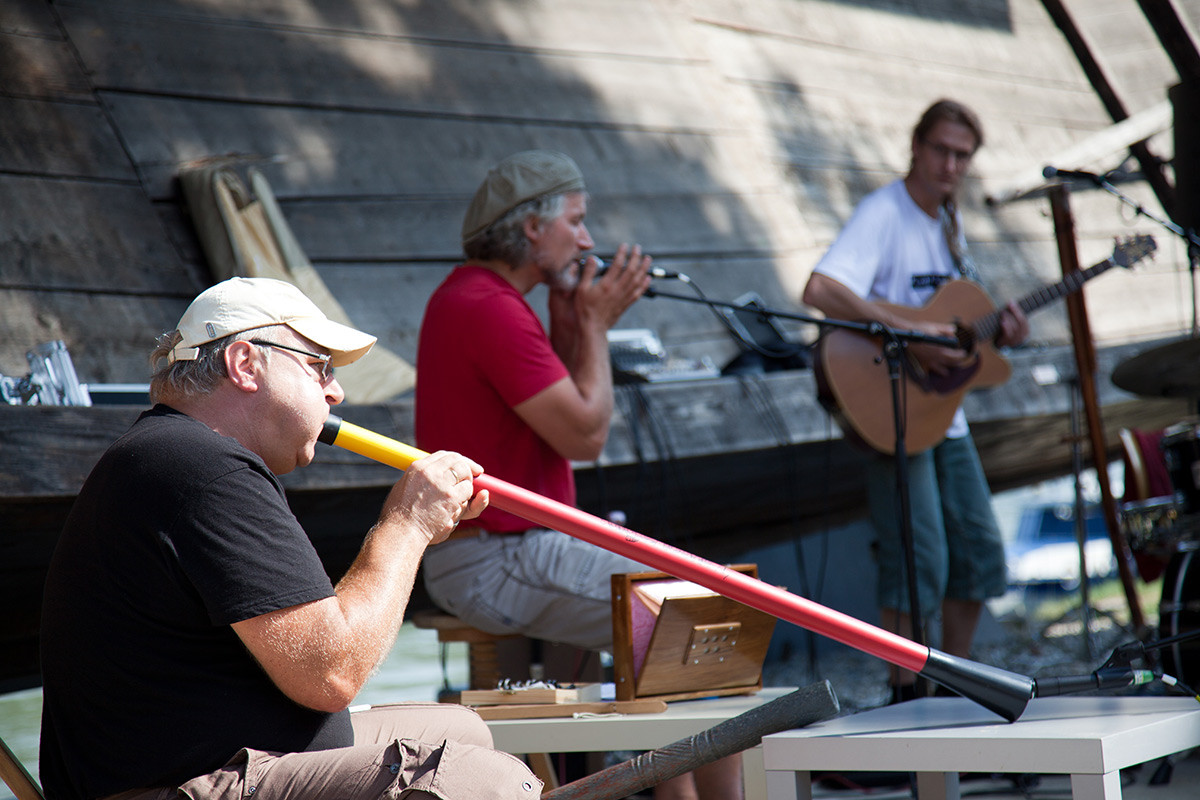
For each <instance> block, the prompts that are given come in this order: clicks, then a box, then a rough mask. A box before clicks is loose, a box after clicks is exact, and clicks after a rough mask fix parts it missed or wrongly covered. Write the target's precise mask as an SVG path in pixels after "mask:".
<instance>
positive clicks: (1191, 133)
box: [1167, 80, 1200, 230]
mask: <svg viewBox="0 0 1200 800" xmlns="http://www.w3.org/2000/svg"><path fill="white" fill-rule="evenodd" d="M1167 96H1168V97H1170V98H1171V106H1172V108H1173V109H1174V111H1175V159H1174V161H1173V162H1172V165H1173V166H1174V168H1175V222H1177V223H1178V224H1179V225H1182V226H1183V227H1184V228H1191V229H1196V230H1200V80H1193V81H1190V82H1185V83H1179V84H1176V85H1175V86H1172V87H1171V88H1170V89H1168V90H1167Z"/></svg>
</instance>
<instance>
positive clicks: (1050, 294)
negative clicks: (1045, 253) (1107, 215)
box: [971, 257, 1116, 342]
mask: <svg viewBox="0 0 1200 800" xmlns="http://www.w3.org/2000/svg"><path fill="white" fill-rule="evenodd" d="M1114 266H1116V262H1115V261H1114V260H1113V259H1112V258H1111V257H1110V258H1106V259H1104V260H1103V261H1101V262H1100V263H1099V264H1093V265H1092V266H1090V267H1088V268H1087V269H1081V270H1078V271H1076V272H1072V273H1071V274H1070V275H1067V276H1066V277H1065V278H1063V279H1062V280H1061V281H1059V282H1058V283H1051V284H1047V285H1046V286H1043V287H1042V288H1040V289H1037V290H1036V291H1033V292H1030V293H1029V294H1027V295H1025V296H1024V297H1022V298H1021V299H1020V300H1018V301H1017V305H1018V306H1019V307H1020V309H1021V310H1022V311H1024V312H1025V314H1026V315H1028V314H1030V313H1031V312H1033V311H1037V310H1038V309H1039V308H1041V307H1042V306H1044V305H1047V304H1048V303H1053V302H1054V301H1055V300H1058V299H1060V298H1062V297H1066V296H1067V295H1069V294H1071V293H1072V292H1077V291H1079V287H1081V286H1083V284H1085V283H1087V282H1088V281H1090V280H1091V279H1092V278H1094V277H1096V276H1097V275H1100V274H1101V273H1103V272H1105V271H1106V270H1108V269H1109V268H1110V267H1114ZM1002 311H1003V309H997V310H995V311H993V312H992V313H990V314H987V315H985V316H983V317H980V318H979V319H978V320H976V321H975V322H974V323H972V324H971V328H972V329H973V330H974V331H975V339H976V341H981V342H990V341H992V340H993V339H995V338H996V334H997V333H998V332H999V330H1000V314H1001V313H1002Z"/></svg>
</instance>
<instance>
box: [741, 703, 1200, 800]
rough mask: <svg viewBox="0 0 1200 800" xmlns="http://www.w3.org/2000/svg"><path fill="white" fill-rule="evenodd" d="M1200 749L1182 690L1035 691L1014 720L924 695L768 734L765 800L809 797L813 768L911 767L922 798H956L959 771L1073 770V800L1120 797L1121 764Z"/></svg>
mask: <svg viewBox="0 0 1200 800" xmlns="http://www.w3.org/2000/svg"><path fill="white" fill-rule="evenodd" d="M1196 746H1200V703H1197V702H1196V701H1195V700H1194V699H1190V698H1186V697H1134V696H1121V697H1101V696H1087V697H1049V698H1034V699H1033V700H1031V701H1030V703H1029V706H1028V707H1027V708H1026V709H1025V713H1024V714H1022V715H1021V718H1020V719H1018V720H1017V721H1016V722H1012V723H1009V722H1005V721H1004V720H1003V719H1002V718H1001V717H999V716H997V715H995V714H993V713H992V712H990V711H988V710H986V709H984V708H982V707H981V706H979V705H978V704H977V703H975V702H973V701H971V700H966V699H963V698H958V697H955V698H949V697H945V698H941V697H937V698H924V699H921V700H912V701H909V702H907V703H899V704H897V705H893V706H886V707H884V708H877V709H874V710H871V711H866V712H863V713H859V714H854V715H851V716H845V717H840V718H837V719H833V720H828V721H826V722H820V723H817V724H815V725H811V726H809V727H807V728H802V729H798V730H792V731H785V732H783V733H776V734H772V735H770V736H768V737H766V738H765V739H764V740H763V764H764V768H765V769H766V779H767V796H768V798H769V800H798V799H800V798H803V800H811V798H812V779H811V773H813V772H832V771H837V772H854V771H887V772H892V771H897V772H915V773H916V774H917V790H918V793H919V795H920V797H921V800H935V798H936V799H938V800H942V799H944V798H958V797H959V787H958V773H959V772H984V773H992V772H1006V773H1044V774H1069V775H1070V776H1071V791H1072V793H1073V796H1074V798H1075V800H1097V799H1098V798H1104V800H1119V798H1120V797H1121V778H1120V770H1121V769H1123V768H1125V767H1130V766H1133V765H1134V764H1141V763H1144V762H1146V761H1150V760H1153V759H1156V758H1161V757H1162V756H1166V755H1170V754H1171V753H1176V752H1179V751H1181V750H1187V749H1189V748H1192V747H1196Z"/></svg>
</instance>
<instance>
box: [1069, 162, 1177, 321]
mask: <svg viewBox="0 0 1200 800" xmlns="http://www.w3.org/2000/svg"><path fill="white" fill-rule="evenodd" d="M1089 177H1090V178H1091V180H1092V182H1094V183H1095V184H1096V186H1098V187H1099V188H1101V189H1103V190H1104V191H1106V192H1108V193H1109V194H1111V195H1112V196H1113V197H1115V198H1117V199H1118V200H1120V201H1121V202H1122V203H1124V204H1125V205H1127V206H1129V207H1130V208H1132V209H1133V210H1134V213H1136V214H1137V215H1138V216H1142V217H1145V218H1146V219H1148V220H1151V221H1152V222H1156V223H1158V225H1159V226H1161V227H1162V228H1163V229H1165V230H1167V231H1170V232H1171V233H1173V234H1175V235H1176V236H1178V237H1179V238H1180V239H1183V241H1184V242H1185V243H1186V244H1187V252H1188V277H1189V279H1190V281H1191V287H1192V337H1193V338H1195V337H1197V336H1200V316H1198V309H1197V301H1196V268H1197V265H1200V234H1197V233H1196V229H1195V228H1194V227H1189V228H1187V229H1186V230H1185V229H1184V227H1183V226H1182V225H1178V224H1176V223H1175V222H1172V221H1171V220H1169V219H1163V218H1162V217H1159V216H1157V215H1155V214H1151V213H1150V212H1149V211H1147V210H1146V207H1145V206H1143V205H1142V204H1141V203H1139V202H1137V201H1136V200H1133V199H1131V198H1130V197H1128V196H1127V195H1124V194H1122V193H1121V192H1120V191H1119V190H1118V189H1117V187H1115V186H1113V185H1112V184H1111V183H1109V181H1108V176H1107V174H1106V175H1091V176H1089Z"/></svg>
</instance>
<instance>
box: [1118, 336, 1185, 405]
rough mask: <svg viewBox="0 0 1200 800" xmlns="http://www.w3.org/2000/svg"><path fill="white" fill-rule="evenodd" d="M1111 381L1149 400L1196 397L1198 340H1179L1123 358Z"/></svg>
mask: <svg viewBox="0 0 1200 800" xmlns="http://www.w3.org/2000/svg"><path fill="white" fill-rule="evenodd" d="M1112 382H1113V383H1114V384H1116V385H1117V386H1118V387H1119V388H1121V389H1124V390H1125V391H1127V392H1133V393H1134V394H1140V395H1146V396H1150V397H1184V398H1197V397H1200V339H1193V338H1189V339H1180V340H1179V341H1177V342H1171V343H1170V344H1164V345H1161V346H1159V347H1155V348H1152V349H1150V350H1146V351H1145V352H1143V353H1138V354H1137V355H1136V356H1133V357H1132V358H1127V359H1125V360H1124V361H1122V362H1121V363H1120V364H1118V365H1117V368H1116V369H1114V370H1113V374H1112Z"/></svg>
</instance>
